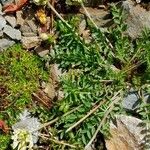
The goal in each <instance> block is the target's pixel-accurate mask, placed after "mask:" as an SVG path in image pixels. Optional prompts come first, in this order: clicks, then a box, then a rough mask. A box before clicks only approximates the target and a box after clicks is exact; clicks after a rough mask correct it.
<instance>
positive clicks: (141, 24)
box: [122, 0, 150, 39]
mask: <svg viewBox="0 0 150 150" xmlns="http://www.w3.org/2000/svg"><path fill="white" fill-rule="evenodd" d="M122 6H123V8H124V10H125V11H126V13H127V14H128V17H127V19H126V23H127V26H128V28H127V34H128V35H129V36H130V37H131V38H132V39H136V38H138V37H139V36H140V35H141V33H142V31H143V30H144V28H150V11H147V10H146V9H144V8H143V7H141V5H135V3H134V1H132V0H126V1H123V4H122Z"/></svg>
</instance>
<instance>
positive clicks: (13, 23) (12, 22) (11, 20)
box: [5, 15, 17, 28]
mask: <svg viewBox="0 0 150 150" xmlns="http://www.w3.org/2000/svg"><path fill="white" fill-rule="evenodd" d="M5 19H6V21H7V22H8V23H9V24H10V25H11V26H12V27H13V28H14V27H15V26H16V22H17V21H16V18H15V17H14V16H13V15H7V16H5Z"/></svg>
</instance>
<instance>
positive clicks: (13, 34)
mask: <svg viewBox="0 0 150 150" xmlns="http://www.w3.org/2000/svg"><path fill="white" fill-rule="evenodd" d="M4 33H5V34H6V35H7V36H9V37H10V38H11V39H13V40H21V32H20V31H19V30H17V29H14V28H12V27H11V26H9V25H6V26H5V28H4Z"/></svg>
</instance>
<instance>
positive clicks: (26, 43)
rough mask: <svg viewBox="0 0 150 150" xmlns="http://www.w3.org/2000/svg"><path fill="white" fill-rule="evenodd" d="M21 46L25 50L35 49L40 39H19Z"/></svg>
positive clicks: (34, 37) (35, 37) (36, 37)
mask: <svg viewBox="0 0 150 150" xmlns="http://www.w3.org/2000/svg"><path fill="white" fill-rule="evenodd" d="M21 42H22V45H23V47H24V48H26V49H31V48H34V47H37V46H38V45H39V44H40V39H39V38H38V36H33V37H24V36H23V37H22V39H21Z"/></svg>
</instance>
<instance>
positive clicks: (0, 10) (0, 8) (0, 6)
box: [0, 3, 2, 15]
mask: <svg viewBox="0 0 150 150" xmlns="http://www.w3.org/2000/svg"><path fill="white" fill-rule="evenodd" d="M1 13H2V5H1V3H0V15H1Z"/></svg>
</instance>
